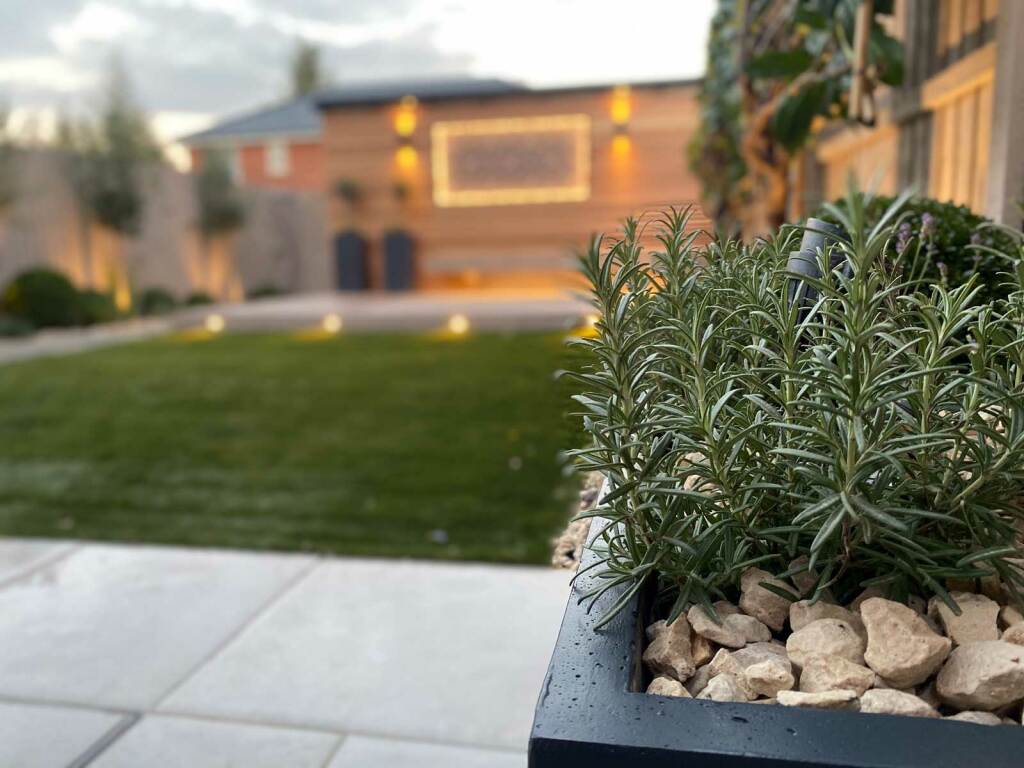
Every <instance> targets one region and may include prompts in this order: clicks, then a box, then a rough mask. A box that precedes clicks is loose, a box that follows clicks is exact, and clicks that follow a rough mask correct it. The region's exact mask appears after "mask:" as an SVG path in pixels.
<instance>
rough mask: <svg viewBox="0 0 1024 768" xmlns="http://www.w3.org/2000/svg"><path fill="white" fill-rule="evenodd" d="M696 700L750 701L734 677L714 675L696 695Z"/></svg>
mask: <svg viewBox="0 0 1024 768" xmlns="http://www.w3.org/2000/svg"><path fill="white" fill-rule="evenodd" d="M697 698H698V699H710V700H711V701H750V698H751V697H750V696H748V694H747V691H746V690H745V689H744V687H743V685H741V684H740V681H739V680H738V679H737V677H736V676H735V675H730V674H722V675H715V677H713V678H711V680H710V681H708V684H707V686H706V687H705V688H704V690H703V691H701V692H700V693H699V694H698V695H697Z"/></svg>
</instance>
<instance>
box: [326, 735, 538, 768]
mask: <svg viewBox="0 0 1024 768" xmlns="http://www.w3.org/2000/svg"><path fill="white" fill-rule="evenodd" d="M384 766H387V768H526V753H525V752H522V753H519V752H499V751H496V750H491V749H475V748H473V747H450V746H447V745H442V744H424V743H422V742H410V741H395V740H393V739H371V738H366V737H363V736H350V737H349V738H347V739H345V741H344V742H343V743H342V745H341V749H340V750H338V754H336V755H335V756H334V759H333V760H332V761H331V762H330V765H329V766H328V768H384Z"/></svg>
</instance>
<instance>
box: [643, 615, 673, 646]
mask: <svg viewBox="0 0 1024 768" xmlns="http://www.w3.org/2000/svg"><path fill="white" fill-rule="evenodd" d="M666 627H668V622H667V621H665V620H664V619H662V620H661V621H656V622H654V623H653V624H648V625H647V629H645V630H644V633H645V634H646V635H647V642H650V641H651V640H653V639H654V638H656V637H657V636H658V635H660V634H661V633H662V632H664V631H665V628H666Z"/></svg>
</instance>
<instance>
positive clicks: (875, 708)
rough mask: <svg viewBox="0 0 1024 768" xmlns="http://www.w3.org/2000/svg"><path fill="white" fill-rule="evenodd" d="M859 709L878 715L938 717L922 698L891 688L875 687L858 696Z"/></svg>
mask: <svg viewBox="0 0 1024 768" xmlns="http://www.w3.org/2000/svg"><path fill="white" fill-rule="evenodd" d="M860 711H861V712H869V713H873V714H878V715H907V716H909V717H939V713H938V712H937V711H936V710H935V709H934V708H933V707H932V706H931V705H930V704H928V702H926V701H924V700H923V699H919V698H918V697H917V696H914V695H913V694H912V693H903V692H902V691H896V690H893V689H892V688H875V689H873V690H870V691H867V692H866V693H865V694H864V695H863V696H861V697H860Z"/></svg>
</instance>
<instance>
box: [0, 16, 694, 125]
mask: <svg viewBox="0 0 1024 768" xmlns="http://www.w3.org/2000/svg"><path fill="white" fill-rule="evenodd" d="M712 5H713V0H628V2H627V1H626V0H0V101H4V102H6V103H8V104H10V105H11V106H12V107H14V108H15V109H17V110H18V111H19V117H20V118H23V117H24V115H25V114H26V113H27V111H29V110H41V111H42V112H43V113H50V114H52V113H53V112H54V111H55V110H56V109H65V110H81V109H87V108H88V106H89V104H91V103H92V102H93V98H94V96H95V94H96V93H97V91H98V89H99V87H100V84H101V83H102V78H103V72H104V69H105V65H106V62H107V61H109V59H110V56H111V54H112V53H113V52H117V53H118V55H120V56H121V58H122V59H123V60H124V62H125V65H126V69H127V70H128V72H129V75H130V77H131V79H132V81H133V85H134V89H135V94H136V98H137V100H138V101H139V102H140V103H141V104H142V106H144V107H145V108H146V109H147V110H148V111H149V112H150V114H151V116H152V118H153V121H154V124H155V127H156V129H157V132H158V133H159V134H160V135H161V136H162V137H163V138H165V139H169V138H172V137H174V136H177V135H181V134H183V133H187V132H190V131H193V130H196V129H198V128H201V127H204V126H205V125H206V124H208V123H209V122H211V121H212V120H214V119H216V118H217V117H220V116H224V115H227V114H231V113H233V112H238V111H239V110H244V109H248V108H251V107H254V106H258V105H260V104H264V103H266V102H268V101H272V100H274V99H276V98H280V97H282V96H283V95H285V94H286V93H287V62H288V58H289V55H290V53H291V51H292V50H293V48H294V46H295V42H296V40H297V39H298V38H305V39H307V40H309V41H311V42H313V43H316V44H317V45H319V46H320V47H321V49H322V53H323V62H324V65H325V70H326V73H327V76H328V78H329V79H331V80H333V81H337V82H339V83H344V82H346V81H361V80H368V79H374V78H376V79H393V78H402V77H425V76H432V75H478V76H498V77H506V78H510V79H515V80H520V81H523V82H526V83H528V84H530V85H535V86H543V85H556V84H569V83H586V82H614V81H635V80H653V79H663V78H677V77H691V76H696V75H699V74H700V73H701V72H702V70H703V67H704V44H705V39H706V34H707V26H708V19H709V17H710V13H711V7H712ZM44 122H45V121H44Z"/></svg>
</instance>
